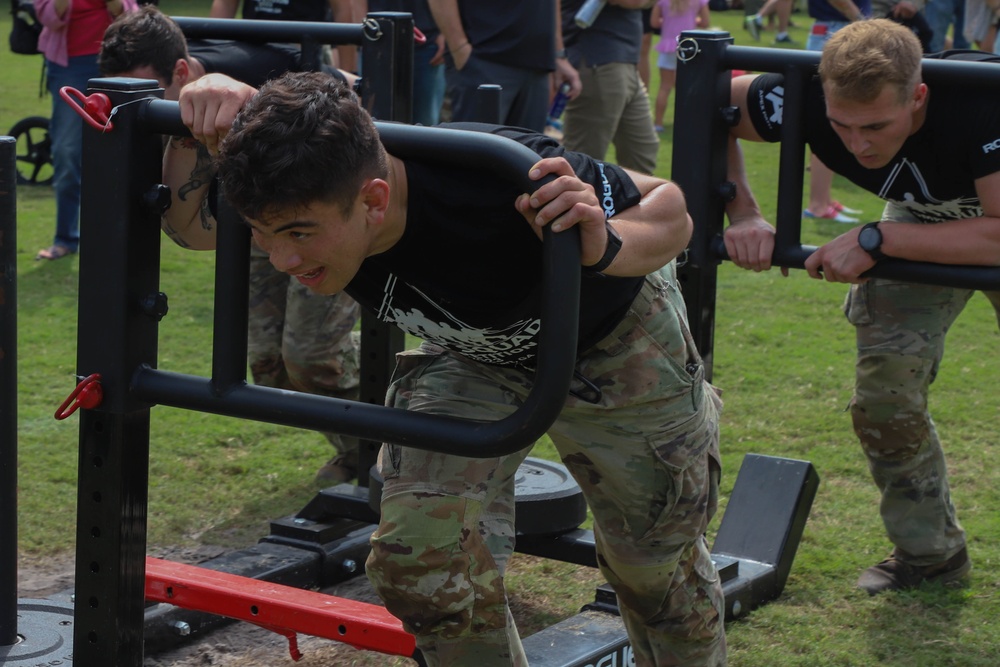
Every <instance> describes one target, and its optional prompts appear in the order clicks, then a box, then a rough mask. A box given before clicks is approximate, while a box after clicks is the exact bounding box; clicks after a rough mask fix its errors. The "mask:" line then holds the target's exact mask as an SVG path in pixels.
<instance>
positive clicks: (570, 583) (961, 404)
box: [0, 0, 1000, 667]
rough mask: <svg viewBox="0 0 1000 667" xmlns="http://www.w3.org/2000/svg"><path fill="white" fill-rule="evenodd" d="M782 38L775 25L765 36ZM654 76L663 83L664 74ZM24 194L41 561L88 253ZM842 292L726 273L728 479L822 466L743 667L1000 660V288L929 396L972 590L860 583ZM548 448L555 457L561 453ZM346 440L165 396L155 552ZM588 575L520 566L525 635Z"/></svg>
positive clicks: (227, 536) (878, 548) (860, 532)
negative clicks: (777, 461)
mask: <svg viewBox="0 0 1000 667" xmlns="http://www.w3.org/2000/svg"><path fill="white" fill-rule="evenodd" d="M161 8H163V9H164V10H165V11H167V12H168V13H170V14H174V15H204V14H205V13H207V8H208V2H207V0H204V1H200V2H194V1H193V0H164V1H163V3H162V4H161ZM741 20H742V13H741V12H722V13H715V14H713V25H715V26H718V27H720V28H722V29H726V30H729V31H731V32H732V34H733V35H734V37H735V38H736V40H737V42H738V43H741V44H752V42H751V41H750V40H749V37H748V36H747V34H746V33H745V32H744V31H743V30H742V28H741V27H740V23H741ZM794 21H795V22H796V24H797V25H796V27H795V28H793V30H792V36H793V38H794V39H796V40H797V41H798V43H799V44H804V42H805V28H806V26H807V24H808V19H807V18H806V17H805V16H804V15H803V14H796V15H795V16H794ZM0 30H2V32H3V33H4V34H6V32H7V31H8V30H9V15H8V14H7V13H4V14H2V16H0ZM772 37H773V33H765V36H764V40H765V41H763V42H762V44H763V45H768V44H769V43H770V39H771V38H772ZM40 67H41V58H40V57H37V56H35V57H26V56H16V55H12V54H10V53H9V52H7V51H6V49H4V50H3V52H2V53H0V91H2V94H0V132H6V131H7V130H8V129H9V128H10V127H11V126H12V125H13V124H14V123H15V122H16V121H17V120H19V119H21V118H24V117H27V116H33V115H41V116H48V115H49V109H50V105H51V100H50V99H49V98H48V97H45V98H40V97H39V95H38V88H39V86H38V84H39V74H40ZM653 81H654V83H653V89H654V90H653V91H651V92H652V93H653V94H655V89H656V87H657V84H656V81H657V76H656V74H655V70H654V77H653ZM682 129H683V128H675V131H680V130H682ZM670 150H671V141H670V137H669V135H667V136H664V140H663V144H662V147H661V154H660V160H659V164H660V167H659V169H658V173H659V174H660V175H663V176H669V170H670V164H671V161H670ZM745 151H746V155H747V162H748V171H749V173H750V178H751V182H752V183H754V185H755V187H756V190H757V195H758V198H759V199H760V200H761V202H762V204H763V205H764V208H765V213H766V214H768V215H770V216H773V211H774V202H775V198H776V194H775V187H776V178H775V176H776V169H777V148H776V147H775V146H764V145H753V146H747V147H745ZM834 194H835V196H836V197H837V198H838V199H840V200H841V201H843V202H844V203H846V204H848V205H850V206H853V207H854V208H860V209H863V210H864V212H865V216H864V217H865V219H875V218H876V217H877V215H878V213H879V211H880V209H881V207H880V206H879V204H878V202H877V200H876V199H875V198H874V197H872V196H870V195H868V194H866V193H863V192H860V191H858V190H856V189H855V188H853V187H852V186H850V185H849V184H847V183H846V182H844V181H843V180H841V179H837V181H836V182H835V192H834ZM17 196H18V207H17V210H18V229H17V248H18V261H17V274H18V305H19V307H18V318H19V328H18V331H19V335H18V354H19V356H18V368H19V392H18V397H17V401H18V405H17V412H18V419H19V427H18V428H19V438H18V450H19V462H18V479H19V498H18V503H19V534H18V547H19V552H20V553H21V554H22V556H23V557H24V558H26V559H37V558H42V557H46V556H50V555H54V554H65V553H68V552H71V551H72V549H73V540H74V530H75V528H74V519H75V502H76V450H77V444H78V443H77V439H78V422H77V418H75V417H73V418H70V419H69V420H66V421H62V422H57V421H55V420H54V419H53V417H52V415H53V412H54V411H55V409H56V407H58V406H59V404H60V403H61V402H62V400H63V399H64V398H65V397H66V396H67V395H68V394H69V392H70V391H71V390H72V388H73V387H74V386H75V384H76V380H75V377H74V371H75V367H76V349H75V346H76V320H77V311H76V295H77V269H78V258H75V257H74V258H70V259H66V260H62V261H59V262H51V263H50V262H35V261H34V255H35V252H36V251H37V250H38V249H39V248H41V247H43V246H46V245H48V244H49V243H50V241H51V235H52V232H53V227H54V222H53V220H54V202H53V197H52V193H51V190H50V189H48V188H31V187H24V188H20V189H19V190H18V193H17ZM696 223H697V221H696ZM803 229H804V238H803V241H804V242H805V243H809V244H821V243H823V242H824V241H826V240H829V239H831V238H833V237H835V236H836V235H838V234H839V233H841V232H842V231H844V230H845V229H846V226H843V225H838V224H836V223H833V222H830V221H822V220H820V221H817V220H809V221H805V222H804V224H803ZM82 252H86V239H84V240H83V246H82ZM162 267H163V270H162V289H163V291H164V292H166V293H167V294H168V295H169V297H170V313H169V315H168V316H167V317H166V318H165V319H164V320H163V322H162V323H161V329H160V331H161V341H160V358H159V367H160V368H163V369H166V370H172V371H178V372H185V373H194V374H199V375H207V373H208V369H209V367H210V351H211V350H210V346H211V317H212V295H211V275H212V270H213V257H212V255H211V254H210V253H196V252H190V251H184V250H181V249H178V248H176V247H175V246H173V245H172V244H170V243H167V242H165V243H164V244H163V250H162ZM844 293H845V288H844V287H843V286H837V285H827V284H825V283H821V282H817V281H812V280H810V279H809V278H808V276H806V275H805V274H804V273H803V272H793V274H792V275H791V276H790V277H788V278H783V277H782V276H781V275H780V274H779V273H778V272H774V271H773V272H769V273H763V274H753V273H748V272H743V271H739V270H737V269H735V268H734V267H733V266H731V265H728V264H726V265H723V266H722V267H721V270H720V277H719V293H718V322H717V329H716V334H715V341H716V347H715V377H714V382H715V384H717V385H718V386H719V387H720V388H721V389H722V390H723V392H724V394H723V396H724V399H725V403H726V407H725V414H724V418H723V423H722V449H723V457H724V466H725V478H724V484H723V487H724V492H725V493H726V494H728V491H729V490H730V489H731V487H732V484H733V482H734V481H735V479H736V473H737V471H738V469H739V466H740V462H741V460H742V457H743V456H744V455H745V454H746V453H749V452H754V453H762V454H771V455H776V456H784V457H791V458H797V459H803V460H808V461H811V462H812V463H813V465H814V466H815V467H816V469H817V471H818V473H819V476H820V479H821V485H820V490H819V493H818V496H817V498H816V501H815V504H814V506H813V510H812V514H811V516H810V519H809V523H808V525H807V526H806V529H805V535H804V537H803V540H802V543H801V545H800V547H799V552H798V556H797V559H796V562H795V566H794V567H793V570H792V574H791V577H790V580H789V582H788V584H787V587H786V588H785V591H784V593H783V594H782V596H781V597H780V598H779V599H778V600H776V601H774V602H771V603H769V604H767V605H765V606H764V607H761V608H760V609H758V610H756V611H754V612H753V613H751V614H750V615H749V616H747V617H745V618H743V619H742V620H740V621H737V622H734V623H731V624H730V625H729V628H728V632H729V645H730V651H731V664H732V665H735V666H737V667H785V666H789V667H790V666H803V667H805V666H810V667H812V666H817V665H820V666H827V665H828V666H857V667H867V666H872V665H888V666H892V667H944V666H953V667H995V665H997V663H998V659H997V647H998V646H1000V595H998V588H1000V577H998V575H997V574H996V572H995V571H994V570H993V568H992V566H993V564H994V563H995V562H996V561H997V559H998V558H1000V522H998V521H997V519H996V516H997V508H998V506H1000V491H998V489H1000V473H998V472H997V466H995V465H993V463H994V462H995V461H996V460H997V455H998V447H997V440H996V437H995V430H996V425H997V423H998V416H1000V415H998V408H997V400H996V389H997V381H996V371H995V364H994V363H990V362H989V361H988V357H989V355H990V354H995V351H996V347H997V342H998V337H997V329H996V321H995V319H994V316H993V313H992V311H991V310H990V308H989V307H988V305H987V303H986V301H985V299H982V298H979V297H977V298H976V299H974V300H973V301H972V303H971V304H970V306H969V307H968V309H967V311H966V313H965V314H964V315H963V316H962V317H961V318H960V320H959V321H958V323H957V324H956V325H955V327H954V328H953V330H952V332H951V334H950V341H949V347H948V352H947V356H946V358H945V361H944V365H943V368H942V371H941V374H940V375H939V377H938V379H937V381H936V383H935V385H934V388H933V391H932V396H931V401H932V409H933V413H934V416H935V421H936V424H937V427H938V430H939V432H940V434H941V437H942V440H943V442H944V445H945V450H946V453H947V455H948V460H949V465H950V470H951V476H952V477H951V478H952V495H953V498H954V500H955V503H956V505H957V506H958V508H959V515H960V518H961V520H962V521H963V524H964V526H965V528H966V530H967V531H968V534H969V551H970V554H971V556H972V559H973V561H974V565H975V569H974V570H973V573H972V576H971V579H970V582H969V585H968V586H967V587H964V588H959V589H946V588H943V587H939V586H928V587H925V588H922V589H920V590H917V591H914V592H909V593H904V594H893V595H885V596H881V597H878V598H869V597H868V596H867V595H865V594H864V593H861V592H859V591H857V590H856V589H854V581H855V579H856V578H857V575H858V573H859V572H860V571H861V570H862V569H863V568H865V567H867V566H869V565H872V564H873V563H875V562H877V561H878V560H880V559H881V558H882V557H884V556H885V554H886V553H887V552H888V549H889V545H888V543H887V541H886V539H885V537H884V535H883V531H882V527H881V525H880V521H879V517H878V513H877V504H878V498H877V494H876V492H875V489H874V487H873V485H872V483H871V481H870V479H869V476H868V472H867V469H866V466H865V462H864V459H863V457H862V455H861V453H860V450H859V448H858V446H857V444H856V442H855V439H854V436H853V434H852V432H851V425H850V418H849V415H848V413H847V412H845V407H846V405H847V403H848V400H849V399H850V396H851V390H852V383H853V350H854V342H853V335H852V334H853V332H852V331H851V329H850V327H849V326H848V324H847V323H846V321H845V320H844V318H843V316H842V314H841V312H840V304H841V302H842V300H843V296H844ZM990 350H994V352H992V353H991V352H990ZM539 452H540V454H541V455H551V450H550V449H548V448H544V447H543V448H541V449H540V450H539ZM328 453H329V452H328V445H326V444H325V441H324V440H323V439H322V438H321V437H320V436H319V435H318V434H316V433H312V432H307V431H299V430H295V429H290V428H284V427H277V426H272V425H268V424H261V423H255V422H248V421H239V420H235V419H229V418H221V417H215V416H211V415H207V414H197V413H192V412H186V411H181V410H176V409H171V408H161V407H158V408H156V409H154V411H153V439H152V443H151V463H150V504H149V536H148V540H149V545H150V549H156V548H162V547H167V546H172V545H221V546H223V547H227V548H235V547H242V546H245V545H247V544H250V543H252V542H254V541H256V539H257V538H258V537H260V536H261V535H263V534H265V533H266V531H267V524H266V522H267V520H268V519H269V518H273V517H277V516H283V515H286V514H289V513H293V512H295V511H297V510H298V509H299V508H300V507H301V506H302V505H303V504H304V503H305V502H306V501H307V500H308V499H309V498H310V497H311V496H312V494H313V493H314V492H315V490H316V488H317V487H316V485H315V483H314V482H313V474H314V472H315V470H316V468H317V467H318V466H319V465H321V464H322V462H323V461H325V460H326V458H327V457H328ZM727 497H728V495H727ZM724 500H725V499H724ZM760 520H761V521H762V522H764V521H767V517H760ZM717 523H718V522H716V525H717ZM0 539H5V537H4V538H0ZM583 574H586V573H583ZM582 578H583V579H587V577H586V576H583V577H582ZM580 580H581V576H580V575H579V574H578V573H576V572H575V569H574V568H568V567H565V566H562V565H561V564H555V565H550V564H542V565H532V566H531V567H526V568H520V569H518V570H517V571H516V576H513V577H512V581H511V588H512V590H515V591H527V592H529V593H530V594H531V595H532V596H533V597H534V599H536V600H544V605H541V606H540V608H539V609H538V610H537V612H535V622H534V623H533V624H529V625H528V626H526V627H525V630H526V632H527V631H530V629H531V628H532V627H535V628H537V626H538V625H539V624H544V623H549V622H551V621H552V620H554V619H556V618H559V617H563V616H566V615H569V614H572V613H574V612H575V611H576V607H577V606H579V604H580V602H581V601H582V600H587V599H588V598H589V597H590V595H591V590H590V589H589V585H590V584H589V579H588V583H583V584H581V582H580ZM371 664H388V663H382V662H377V661H375V662H372V663H371ZM393 664H395V663H393ZM400 664H402V663H400Z"/></svg>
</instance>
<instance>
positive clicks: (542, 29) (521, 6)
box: [445, 0, 556, 72]
mask: <svg viewBox="0 0 1000 667" xmlns="http://www.w3.org/2000/svg"><path fill="white" fill-rule="evenodd" d="M458 13H459V16H460V17H461V21H462V29H463V30H465V36H466V37H468V39H469V42H471V43H472V45H473V47H474V53H475V57H477V58H482V59H483V60H488V61H490V62H496V63H500V64H502V65H507V66H508V67H517V68H520V69H529V70H545V71H548V72H551V71H552V70H554V69H555V67H556V60H555V58H556V47H555V34H556V33H555V31H556V11H555V6H554V5H553V3H551V2H549V1H548V0H513V2H510V1H508V2H491V1H489V0H458ZM445 57H446V58H449V59H450V58H451V53H446V54H445Z"/></svg>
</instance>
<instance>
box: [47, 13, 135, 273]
mask: <svg viewBox="0 0 1000 667" xmlns="http://www.w3.org/2000/svg"><path fill="white" fill-rule="evenodd" d="M135 8H136V2H135V0H35V11H36V13H37V14H38V20H39V21H41V23H42V26H43V28H42V34H41V36H40V37H39V38H38V50H39V51H41V52H42V54H43V55H44V56H45V66H46V70H47V72H48V74H47V76H46V86H47V87H48V90H49V93H50V94H51V95H52V119H51V120H50V121H49V138H50V139H51V141H52V167H53V171H54V173H53V180H52V186H53V188H54V189H55V192H56V233H55V238H54V239H53V241H52V245H51V246H49V247H48V248H43V249H41V250H39V251H38V254H37V255H36V256H35V259H61V258H63V257H66V256H67V255H71V254H73V253H75V252H76V251H77V250H78V248H79V245H80V172H81V160H82V152H83V119H82V118H80V116H78V115H77V113H76V111H74V110H73V108H72V107H70V106H69V105H68V104H66V103H65V102H63V101H62V99H61V98H60V97H59V89H60V88H62V87H64V86H72V87H73V88H76V89H77V90H79V91H81V92H83V91H86V89H87V81H88V80H90V79H92V78H96V77H98V76H100V72H99V71H98V68H97V52H98V51H100V48H101V40H102V39H103V37H104V31H105V30H106V29H107V27H108V26H109V25H111V22H112V21H113V20H114V19H115V17H116V16H118V15H120V14H121V13H122V12H126V11H131V10H133V9H135Z"/></svg>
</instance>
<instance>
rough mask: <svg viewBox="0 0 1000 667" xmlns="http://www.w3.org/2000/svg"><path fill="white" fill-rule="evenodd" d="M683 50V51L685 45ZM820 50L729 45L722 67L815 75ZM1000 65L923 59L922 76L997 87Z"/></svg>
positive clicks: (696, 32) (926, 79)
mask: <svg viewBox="0 0 1000 667" xmlns="http://www.w3.org/2000/svg"><path fill="white" fill-rule="evenodd" d="M699 32H701V31H697V30H695V31H690V32H685V33H684V34H685V36H687V35H689V34H690V35H692V36H698V33H699ZM680 48H683V43H682V45H681V47H680ZM820 55H821V54H820V52H819V51H799V50H795V49H769V48H764V47H760V46H734V45H728V46H727V47H726V50H725V54H724V56H723V58H722V64H723V65H724V66H725V67H726V68H729V69H741V70H747V71H752V72H784V71H786V70H788V69H789V68H797V69H801V70H804V71H807V72H809V73H813V72H814V71H815V70H816V67H817V66H818V65H819V59H820ZM998 64H1000V63H995V62H993V63H989V62H976V61H973V60H962V59H960V58H956V59H948V60H942V59H939V58H924V59H923V64H922V66H921V67H922V71H923V77H924V80H925V81H928V82H931V83H933V82H948V83H952V84H956V83H961V84H966V85H993V86H995V85H996V84H997V78H998V75H997V69H996V67H997V65H998Z"/></svg>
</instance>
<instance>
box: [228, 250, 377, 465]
mask: <svg viewBox="0 0 1000 667" xmlns="http://www.w3.org/2000/svg"><path fill="white" fill-rule="evenodd" d="M358 316H359V306H358V304H357V303H355V301H354V300H353V299H351V297H349V296H347V295H346V294H336V295H334V296H323V295H320V294H314V293H313V292H311V291H309V289H308V288H307V287H305V286H303V285H302V284H301V283H299V281H297V280H295V279H294V278H291V277H289V276H288V274H286V273H282V272H280V271H278V270H276V269H275V268H274V267H273V266H271V262H270V261H268V258H267V254H266V253H264V252H263V251H261V250H260V249H259V248H257V246H256V245H254V246H253V250H252V251H251V255H250V314H249V332H248V349H247V356H248V358H249V361H250V372H251V374H252V375H253V381H254V383H255V384H259V385H263V386H266V387H276V388H279V389H291V390H295V391H302V392H306V393H310V394H320V395H323V396H332V397H334V398H342V399H346V400H357V398H358V346H357V341H356V340H355V339H354V338H352V336H351V332H352V331H353V329H354V323H355V322H356V321H357V319H358ZM323 435H325V436H326V438H327V440H329V441H330V444H332V445H333V446H334V448H336V449H337V451H339V452H341V453H348V452H354V451H357V447H358V443H357V439H356V438H349V437H344V436H340V435H338V434H335V433H324V434H323Z"/></svg>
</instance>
